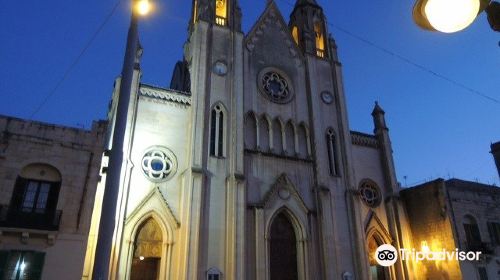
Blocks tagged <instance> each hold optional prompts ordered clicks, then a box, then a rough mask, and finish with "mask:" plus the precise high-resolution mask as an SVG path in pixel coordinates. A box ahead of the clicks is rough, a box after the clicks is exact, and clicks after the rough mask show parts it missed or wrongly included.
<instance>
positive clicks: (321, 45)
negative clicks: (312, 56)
mask: <svg viewBox="0 0 500 280" xmlns="http://www.w3.org/2000/svg"><path fill="white" fill-rule="evenodd" d="M314 34H315V37H316V40H315V42H316V55H317V56H318V57H321V58H325V57H326V51H325V50H326V48H325V45H326V44H325V31H324V28H323V24H322V22H321V21H316V22H315V23H314Z"/></svg>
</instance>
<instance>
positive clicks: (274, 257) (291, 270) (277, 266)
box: [269, 213, 298, 280]
mask: <svg viewBox="0 0 500 280" xmlns="http://www.w3.org/2000/svg"><path fill="white" fill-rule="evenodd" d="M270 237H271V238H270V245H269V259H270V263H269V268H270V272H271V280H296V279H298V273H297V238H296V236H295V230H294V228H293V225H292V223H291V222H290V220H289V219H288V217H287V216H286V215H285V214H284V213H280V214H278V215H277V216H276V217H275V218H274V220H273V223H272V225H271V235H270Z"/></svg>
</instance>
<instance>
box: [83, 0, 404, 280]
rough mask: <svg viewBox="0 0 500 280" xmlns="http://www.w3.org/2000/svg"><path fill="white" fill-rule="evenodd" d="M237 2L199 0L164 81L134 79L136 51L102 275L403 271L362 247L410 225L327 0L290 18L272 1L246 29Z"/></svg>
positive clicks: (301, 0) (386, 144)
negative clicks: (106, 268)
mask: <svg viewBox="0 0 500 280" xmlns="http://www.w3.org/2000/svg"><path fill="white" fill-rule="evenodd" d="M237 2H238V1H236V0H217V1H216V0H213V1H208V0H195V1H193V12H192V19H191V21H190V25H189V38H188V41H187V42H186V44H185V48H184V59H183V62H180V63H178V64H177V66H176V69H175V72H174V75H173V79H172V85H171V88H172V89H164V88H159V87H155V86H151V85H146V84H143V83H141V75H142V73H141V70H140V67H139V64H140V54H138V56H137V66H138V67H136V70H135V75H134V79H135V81H134V85H133V89H132V98H131V102H130V104H129V119H128V126H127V133H126V141H125V143H127V144H126V147H125V148H124V151H125V155H126V157H127V161H126V162H125V163H124V166H123V168H122V169H123V171H122V173H123V174H122V183H121V189H120V194H119V201H118V209H117V221H118V222H117V225H116V232H115V236H114V242H115V243H114V246H113V252H112V257H111V259H112V260H111V263H112V269H111V279H211V280H212V279H214V280H215V279H370V277H371V279H412V278H413V277H412V276H411V275H412V272H411V271H412V268H411V267H410V266H409V265H408V264H406V263H403V262H401V261H398V262H397V263H396V264H395V265H394V266H392V267H390V268H383V267H381V266H377V265H376V263H375V260H374V259H373V257H372V256H373V253H374V252H375V249H376V248H377V247H378V246H379V245H382V244H393V245H394V246H395V247H396V248H399V247H405V246H406V247H411V244H409V242H410V241H409V240H410V238H409V234H410V233H409V231H408V228H409V227H408V225H407V224H406V223H407V220H406V216H405V211H404V209H403V208H402V204H401V203H400V201H399V198H398V195H397V194H398V191H399V188H400V187H399V185H398V182H397V181H396V175H395V169H394V163H393V158H392V148H391V141H390V137H389V134H388V128H387V126H386V123H385V119H384V111H383V110H382V109H381V108H380V106H379V105H378V104H377V105H376V106H375V108H374V110H373V112H372V116H373V120H374V134H373V135H369V134H364V133H359V132H355V131H352V130H351V129H350V127H349V122H348V117H347V116H348V114H347V109H346V108H347V106H346V101H345V93H344V90H343V82H342V65H341V63H340V62H339V60H338V56H337V46H336V44H335V41H334V40H333V38H332V37H331V36H330V35H329V34H328V28H327V24H326V18H325V15H324V14H323V11H322V8H321V7H320V6H319V5H318V3H317V2H316V1H314V0H298V1H297V2H296V5H295V8H294V10H293V12H292V14H291V15H290V22H289V23H287V22H286V21H285V20H284V18H283V16H282V15H281V13H280V11H279V10H278V8H277V6H276V4H275V3H274V2H273V1H269V2H268V4H267V5H266V8H265V10H264V11H263V13H262V15H261V16H260V18H259V19H258V20H257V22H256V23H255V24H254V26H253V28H252V29H251V30H250V31H249V32H248V33H247V34H244V33H243V32H242V31H241V17H242V13H241V11H240V9H239V7H238V3H237ZM119 87H120V80H119V79H118V80H117V81H116V83H115V92H114V94H113V101H112V106H111V109H110V112H109V120H110V127H111V129H112V124H113V121H114V114H115V108H116V104H117V98H118V96H117V95H118V92H119ZM367 113H369V112H367ZM104 181H105V180H101V182H104ZM102 187H103V186H100V187H99V188H98V190H97V193H98V194H99V192H101V193H102ZM99 198H100V196H99V195H98V196H97V200H96V203H95V204H96V206H97V207H96V209H95V211H94V218H93V221H92V227H91V232H90V235H89V243H88V250H87V258H86V265H85V268H86V271H84V278H89V277H91V267H92V262H93V260H92V259H93V257H92V256H93V252H94V251H95V244H96V242H95V237H96V236H97V225H98V218H99V211H100V209H99V205H100V204H101V203H102V202H101V201H99ZM104 203H106V202H105V201H104Z"/></svg>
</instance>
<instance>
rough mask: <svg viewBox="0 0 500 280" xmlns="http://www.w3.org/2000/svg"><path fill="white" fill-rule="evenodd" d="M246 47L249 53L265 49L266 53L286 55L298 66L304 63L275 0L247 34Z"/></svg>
mask: <svg viewBox="0 0 500 280" xmlns="http://www.w3.org/2000/svg"><path fill="white" fill-rule="evenodd" d="M245 47H246V49H247V50H248V52H249V53H253V52H254V51H255V50H256V49H264V51H265V52H266V53H271V54H275V55H279V56H286V58H287V59H288V60H290V59H292V60H293V61H294V62H295V65H296V66H300V65H302V60H303V56H302V53H301V51H300V49H299V48H298V46H297V45H296V44H295V42H294V40H293V37H292V34H291V33H290V30H289V28H288V25H287V23H286V22H285V20H284V18H283V16H282V14H281V12H280V11H279V9H278V7H277V6H276V4H275V3H274V1H270V2H269V4H268V5H267V7H266V9H265V10H264V12H263V13H262V15H261V16H260V18H259V19H258V20H257V22H256V23H255V24H254V26H253V27H252V29H251V30H250V32H249V33H248V34H247V36H246V38H245ZM284 50H286V51H284Z"/></svg>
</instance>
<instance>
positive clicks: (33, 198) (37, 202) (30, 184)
mask: <svg viewBox="0 0 500 280" xmlns="http://www.w3.org/2000/svg"><path fill="white" fill-rule="evenodd" d="M49 192H50V184H49V183H46V182H41V181H33V180H29V181H27V185H26V191H25V192H24V195H23V199H22V204H21V205H22V206H21V210H22V211H23V212H26V213H32V212H35V213H39V214H43V213H45V210H46V208H47V200H48V197H49Z"/></svg>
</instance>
